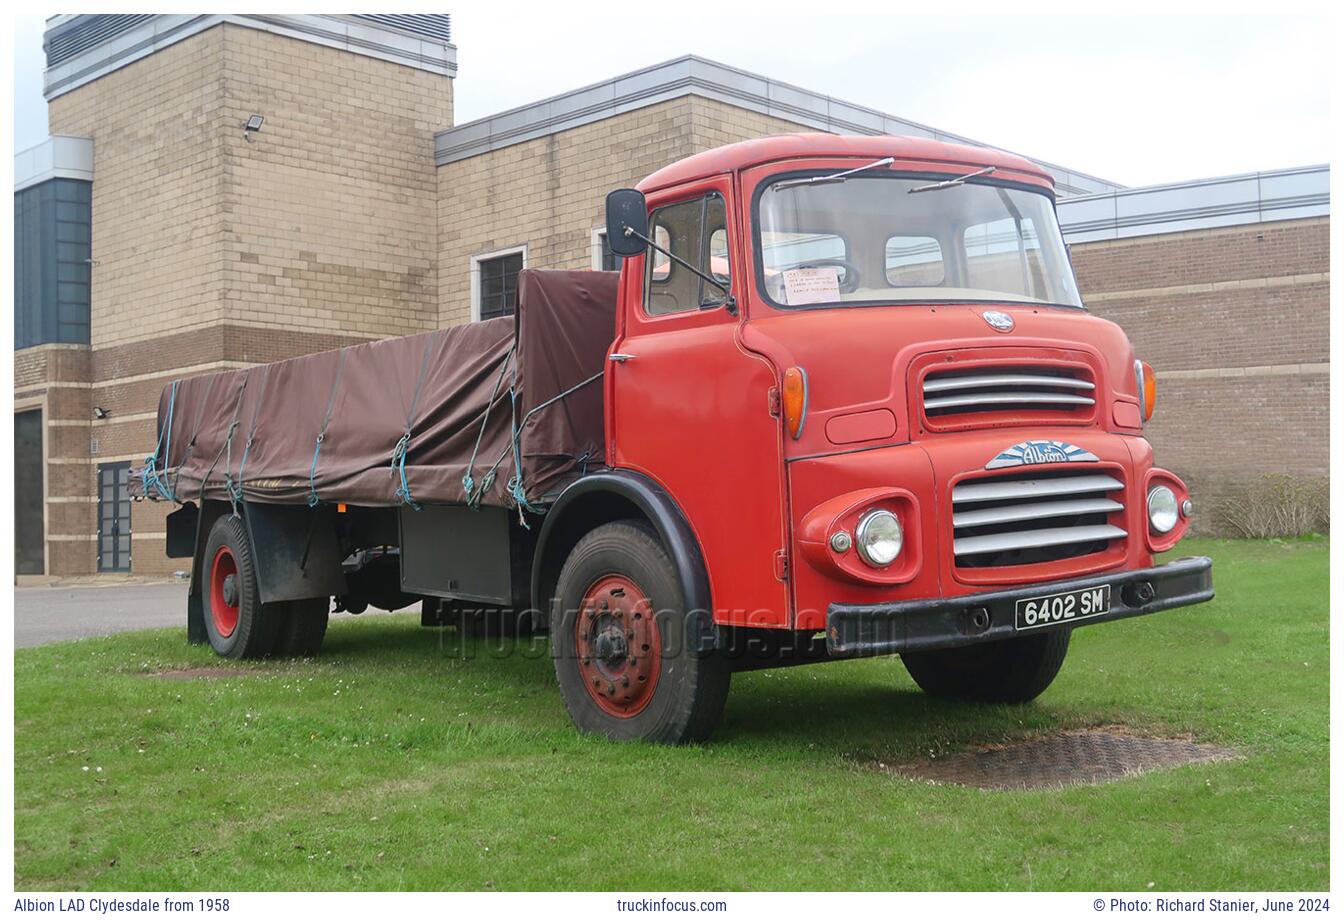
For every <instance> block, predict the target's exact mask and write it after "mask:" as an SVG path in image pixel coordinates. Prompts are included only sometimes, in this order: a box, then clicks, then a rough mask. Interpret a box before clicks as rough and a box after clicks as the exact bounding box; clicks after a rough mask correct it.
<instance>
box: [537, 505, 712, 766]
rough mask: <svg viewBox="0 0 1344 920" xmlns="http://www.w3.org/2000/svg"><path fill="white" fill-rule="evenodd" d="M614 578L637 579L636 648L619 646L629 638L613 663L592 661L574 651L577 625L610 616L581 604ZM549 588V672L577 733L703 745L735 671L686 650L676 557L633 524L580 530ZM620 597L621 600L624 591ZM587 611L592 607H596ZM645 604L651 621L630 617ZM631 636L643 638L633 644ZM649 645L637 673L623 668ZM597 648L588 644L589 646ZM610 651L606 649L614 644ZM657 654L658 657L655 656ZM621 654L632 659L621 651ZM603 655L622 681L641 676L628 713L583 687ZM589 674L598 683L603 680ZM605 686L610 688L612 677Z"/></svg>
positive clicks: (586, 627) (642, 526)
mask: <svg viewBox="0 0 1344 920" xmlns="http://www.w3.org/2000/svg"><path fill="white" fill-rule="evenodd" d="M612 580H620V581H621V582H622V583H624V582H628V583H630V584H633V585H634V586H635V589H636V590H635V592H634V593H633V594H632V595H631V597H632V598H633V597H634V596H635V594H642V595H643V598H644V599H645V600H646V601H647V603H641V604H638V605H635V606H637V607H638V609H635V606H632V607H631V610H630V611H628V612H629V614H630V617H631V618H633V619H631V620H629V621H628V625H631V626H635V625H636V624H635V622H634V620H635V619H639V620H640V622H639V624H638V627H637V628H638V630H639V631H638V632H633V631H632V634H633V635H634V636H635V638H633V639H631V643H632V644H631V645H630V646H629V647H628V648H625V646H624V642H625V640H624V639H619V640H618V641H619V642H620V643H621V646H620V647H621V648H625V651H624V652H613V653H612V657H611V659H607V658H602V659H601V661H600V662H599V664H592V661H593V657H594V656H589V657H584V656H582V655H581V654H580V641H581V640H580V638H579V629H580V628H579V624H580V623H583V624H584V625H583V627H582V628H583V629H584V630H596V628H597V627H596V625H595V624H596V623H600V622H601V620H602V617H604V616H607V613H606V611H607V610H608V608H607V607H606V606H603V607H602V610H603V613H602V615H601V616H598V617H597V618H596V619H594V618H593V617H585V611H583V610H582V609H581V608H582V607H583V606H584V600H585V598H588V597H590V595H591V592H592V591H593V590H594V589H596V588H597V587H598V586H599V585H602V584H606V583H608V582H609V581H612ZM622 590H624V589H622ZM555 593H556V596H555V598H554V599H553V600H552V603H551V649H552V655H553V657H554V659H555V674H556V678H557V679H558V680H559V683H560V692H561V694H562V696H563V697H564V700H565V707H566V708H567V709H568V710H569V715H570V718H571V719H573V720H574V724H575V725H576V726H578V727H579V729H581V730H582V731H586V732H592V733H594V734H598V735H603V736H605V737H607V738H611V739H613V740H617V741H633V740H644V741H654V742H658V743H662V744H681V743H683V742H688V741H699V740H703V739H704V738H706V737H708V736H709V734H710V733H711V732H712V731H713V730H714V727H715V726H716V725H717V724H718V722H719V718H720V717H721V716H722V714H723V706H724V702H725V700H726V699H727V697H728V686H729V683H730V681H731V680H732V668H731V665H730V663H729V662H728V660H727V659H726V658H724V657H723V656H722V655H721V654H720V653H718V652H717V651H711V652H696V651H693V650H691V649H689V648H688V644H689V643H688V641H687V635H688V629H687V625H688V624H687V623H686V602H685V599H684V598H683V597H682V593H681V589H680V587H679V585H678V583H677V577H676V571H675V569H674V568H673V566H672V561H671V560H670V559H669V558H668V555H667V552H666V551H665V550H664V549H663V547H662V544H661V543H660V542H659V541H658V538H657V537H656V536H655V535H654V532H653V530H652V529H651V528H649V527H648V526H647V525H645V524H644V523H643V522H639V521H619V522H615V523H611V524H604V525H602V526H601V527H598V528H596V529H594V530H593V531H591V532H590V533H588V534H586V535H585V536H584V537H583V538H582V539H581V540H579V542H578V544H576V545H575V547H574V549H573V550H572V551H571V552H570V554H569V558H568V559H566V560H565V564H564V567H563V568H562V569H561V571H560V578H559V581H558V583H557V585H556V592H555ZM620 596H621V598H625V595H624V594H621V595H620ZM621 603H624V600H622V601H621ZM631 603H632V604H634V602H633V601H632V602H631ZM589 609H590V610H593V611H594V612H596V606H595V605H593V606H590V608H589ZM612 609H613V610H614V609H615V608H612ZM642 610H647V611H648V612H649V614H650V617H649V618H642V617H636V616H635V614H636V613H639V612H640V611H642ZM612 615H623V614H612ZM581 618H582V619H581ZM650 621H651V622H650ZM618 628H620V629H623V628H624V627H623V626H622V627H618ZM655 629H656V634H654V632H653V630H655ZM588 635H590V633H585V636H588ZM644 640H647V641H644ZM583 641H584V642H587V641H588V639H587V638H585V639H584V640H583ZM599 641H600V640H599ZM635 642H639V643H640V644H639V645H638V647H636V645H635V644H634V643H635ZM650 643H656V646H655V647H654V650H653V652H650V653H649V655H648V656H647V658H646V659H644V663H643V665H642V666H641V667H642V669H643V670H640V671H636V670H635V669H633V668H627V664H629V665H634V664H635V663H636V661H637V659H638V656H639V655H640V654H641V651H640V650H641V649H643V648H645V647H646V645H648V644H650ZM596 647H597V646H592V647H590V648H589V651H591V650H592V648H596ZM606 648H607V651H609V652H610V651H611V645H610V640H608V645H607V647H606ZM658 651H661V654H656V652H658ZM627 654H628V655H631V656H634V657H632V658H623V657H622V656H623V655H627ZM609 660H612V661H615V662H616V664H618V665H619V666H620V668H621V669H623V670H624V673H625V674H626V677H627V678H628V677H629V676H630V675H631V674H637V675H638V674H646V675H647V677H648V678H649V680H648V681H647V689H646V690H645V691H644V692H643V693H642V694H638V698H637V701H636V704H635V705H641V706H642V708H639V709H638V710H637V711H631V712H629V713H628V714H613V713H612V712H610V711H608V710H607V709H605V708H604V706H607V705H614V704H616V701H615V700H614V699H613V701H612V703H606V702H604V703H599V702H598V701H597V699H596V696H597V695H598V693H599V692H601V691H599V690H594V691H593V692H590V691H589V682H590V680H589V679H590V677H591V676H592V675H593V674H594V669H596V668H598V667H599V666H601V667H605V665H606V663H607V662H608V661H609ZM592 679H593V680H594V681H597V682H598V683H600V681H601V678H600V677H592ZM620 679H622V678H620V677H619V676H618V677H616V678H615V680H620ZM636 679H638V676H637V677H636ZM641 685H643V684H636V685H634V686H635V687H639V686H641ZM607 687H615V683H614V681H613V683H610V684H607ZM613 692H615V691H613ZM626 699H629V697H626Z"/></svg>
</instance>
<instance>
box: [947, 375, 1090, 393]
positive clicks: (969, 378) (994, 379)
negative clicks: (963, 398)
mask: <svg viewBox="0 0 1344 920" xmlns="http://www.w3.org/2000/svg"><path fill="white" fill-rule="evenodd" d="M999 386H1031V387H1061V388H1063V389H1068V390H1095V389H1096V386H1095V385H1094V384H1092V383H1089V382H1088V381H1086V380H1078V379H1077V378H1074V377H1046V376H1040V375H1035V374H980V375H973V374H968V375H966V376H964V377H936V378H934V377H930V378H927V379H925V381H924V392H925V393H941V392H943V391H944V390H969V389H973V388H975V387H999Z"/></svg>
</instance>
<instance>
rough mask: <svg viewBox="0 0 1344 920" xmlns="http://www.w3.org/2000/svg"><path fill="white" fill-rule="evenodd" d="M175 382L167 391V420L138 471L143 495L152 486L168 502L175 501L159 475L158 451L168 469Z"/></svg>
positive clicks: (147, 494) (148, 491)
mask: <svg viewBox="0 0 1344 920" xmlns="http://www.w3.org/2000/svg"><path fill="white" fill-rule="evenodd" d="M177 384H178V381H176V380H174V381H173V385H172V387H171V388H170V389H169V391H168V420H167V423H166V424H165V425H164V427H163V428H161V429H160V430H159V443H158V444H157V445H156V446H155V447H154V453H152V454H150V455H149V456H148V457H146V458H145V468H144V469H143V470H142V471H141V472H140V483H141V485H142V486H143V487H144V491H145V496H146V497H148V496H149V494H150V488H151V487H153V488H154V489H155V490H157V491H158V493H159V495H161V496H163V497H164V498H166V499H167V500H168V501H170V502H175V501H177V498H176V497H175V496H174V495H173V490H172V487H171V486H170V485H169V484H168V482H167V479H166V478H165V477H162V476H160V475H159V469H158V466H159V451H163V452H164V457H163V472H164V473H165V474H166V473H167V471H168V452H169V451H171V450H172V449H173V408H174V407H175V406H176V405H177Z"/></svg>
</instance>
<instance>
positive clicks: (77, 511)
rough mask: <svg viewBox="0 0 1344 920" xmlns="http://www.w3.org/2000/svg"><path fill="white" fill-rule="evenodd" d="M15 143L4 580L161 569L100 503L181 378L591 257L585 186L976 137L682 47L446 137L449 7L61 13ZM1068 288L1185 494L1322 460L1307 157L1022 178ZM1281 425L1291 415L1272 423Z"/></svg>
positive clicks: (467, 311)
mask: <svg viewBox="0 0 1344 920" xmlns="http://www.w3.org/2000/svg"><path fill="white" fill-rule="evenodd" d="M45 47H46V52H47V65H48V66H47V72H46V94H47V98H48V100H49V104H50V107H49V118H50V130H51V133H52V135H53V137H52V138H51V139H50V140H49V141H48V142H47V143H46V144H44V145H42V146H40V147H39V148H35V149H34V150H30V151H25V152H23V153H21V154H19V155H18V157H16V180H17V181H16V189H15V203H16V313H15V331H16V348H17V351H16V354H15V434H16V469H17V470H18V473H17V476H18V486H19V488H18V490H17V494H18V501H19V507H18V509H17V516H18V517H17V519H18V533H17V540H16V545H17V553H18V569H17V571H18V572H19V574H20V576H39V575H41V576H58V577H61V576H73V575H92V574H95V573H119V572H120V573H124V572H133V573H135V574H161V573H165V572H169V571H171V570H172V569H174V568H176V567H177V565H176V563H175V562H174V561H173V560H168V559H167V558H165V557H164V555H163V549H162V537H163V530H164V525H163V515H164V514H165V513H166V512H167V511H168V510H170V509H168V508H165V507H164V506H163V505H159V504H153V503H147V502H146V503H134V504H133V503H130V502H128V501H126V500H125V492H124V486H125V480H126V476H127V474H128V470H129V468H130V466H131V465H132V464H138V463H140V462H142V461H143V459H144V456H145V454H146V453H147V452H148V450H150V449H151V448H152V446H153V440H154V415H155V407H156V405H157V400H158V396H159V393H160V392H161V391H162V389H163V387H164V385H165V384H166V383H168V382H169V381H171V380H172V379H174V378H176V377H182V376H187V375H191V374H195V373H202V372H207V371H211V370H216V369H221V368H229V367H238V366H245V365H248V364H252V363H257V362H264V361H272V360H277V359H280V358H283V357H288V356H291V355H295V354H300V353H305V352H310V351H315V350H321V349H327V348H332V347H336V346H339V345H342V344H347V343H352V342H358V341H364V340H367V339H371V338H380V337H385V336H392V335H403V334H406V333H412V332H420V331H424V330H427V329H432V328H436V327H438V326H442V325H448V324H453V323H461V322H470V321H472V320H474V319H478V318H481V317H485V316H492V315H497V314H498V313H500V312H503V311H507V310H509V309H511V303H512V301H511V298H512V297H513V296H514V293H515V287H514V285H515V281H516V274H517V271H518V270H519V269H520V268H522V267H524V266H532V267H546V268H587V267H592V268H602V267H610V266H611V264H612V262H611V256H610V254H609V253H608V252H607V251H606V250H605V246H604V241H603V239H602V234H601V232H600V225H601V223H602V206H603V198H604V196H605V194H606V192H607V191H609V190H610V189H611V188H614V187H618V186H622V185H630V184H633V183H634V182H636V181H637V180H638V179H640V178H642V177H643V176H645V175H647V174H649V173H651V172H653V171H654V170H656V169H658V168H659V167H661V166H663V165H666V164H667V163H669V162H671V161H673V160H676V159H679V158H681V157H684V156H686V155H689V154H691V153H694V152H696V151H699V150H704V149H707V148H710V147H715V146H718V145H720V144H724V143H729V142H732V141H736V140H742V139H745V138H749V137H757V136H761V135H766V134H777V133H785V132H797V131H800V130H802V131H831V132H836V133H860V134H906V135H916V136H925V137H936V138H939V139H946V140H953V141H958V142H964V143H977V142H976V141H970V140H968V139H966V138H962V137H957V136H955V135H950V134H947V133H946V132H942V131H938V130H935V129H932V128H929V127H927V126H924V125H919V124H915V123H912V122H909V121H906V120H904V119H900V118H898V117H895V116H892V115H887V114H884V113H881V112H876V111H874V110H871V109H866V108H863V107H861V106H856V105H852V104H849V103H846V102H843V101H841V100H837V99H832V98H829V97H826V96H822V95H819V94H816V93H812V92H809V91H807V90H805V89H801V88H799V87H795V86H791V85H787V84H782V83H779V82H776V81H773V80H769V79H766V78H764V77H759V76H756V75H754V74H749V73H745V72H743V71H740V70H736V69H734V68H731V67H726V66H724V65H721V64H717V63H714V62H710V61H705V60H703V59H700V58H695V57H686V58H681V59H678V60H675V61H671V62H667V63H665V64H661V65H657V66H654V67H649V68H646V69H644V70H640V71H637V72H635V73H631V74H625V75H622V76H619V77H616V78H614V79H612V80H609V81H606V82H604V83H600V84H596V85H593V86H588V87H584V88H582V89H579V90H575V91H573V92H568V93H564V94H562V95H559V96H555V97H552V98H549V99H545V100H542V101H540V102H537V103H534V104H531V105H528V106H523V107H520V108H518V109H514V110H511V111H508V112H503V113H500V114H498V115H495V116H492V117H490V118H485V119H480V120H477V121H473V122H470V123H467V124H462V125H454V124H453V76H454V74H455V73H456V49H455V47H454V46H453V45H452V44H451V42H450V36H449V33H448V20H447V17H446V16H431V15H414V16H384V15H376V16H319V15H293V16H290V15H244V16H219V15H214V16H190V15H86V16H58V17H54V18H53V19H52V20H51V21H50V22H49V24H48V29H47V37H46V43H45ZM1044 165H1045V166H1046V168H1048V169H1049V170H1050V171H1051V172H1052V174H1053V175H1054V176H1055V178H1056V181H1057V184H1058V188H1059V194H1060V204H1059V213H1060V217H1061V220H1062V222H1063V224H1064V226H1065V232H1066V237H1067V238H1068V239H1069V241H1070V242H1071V244H1072V252H1073V259H1074V262H1075V265H1076V267H1077V270H1078V274H1079V278H1080V282H1081V285H1082V288H1083V291H1084V295H1085V299H1086V301H1087V302H1088V304H1089V306H1090V307H1091V308H1092V309H1093V310H1094V311H1095V312H1097V313H1099V314H1101V315H1103V316H1107V317H1110V318H1113V319H1115V320H1116V321H1118V322H1120V323H1121V325H1123V326H1124V327H1125V328H1126V329H1127V331H1128V332H1129V333H1130V335H1131V337H1132V338H1133V339H1134V341H1135V344H1136V347H1137V348H1138V350H1139V353H1140V354H1141V355H1143V356H1144V357H1145V358H1147V359H1148V360H1149V361H1150V362H1151V363H1152V364H1154V365H1155V366H1156V367H1157V368H1158V370H1159V376H1160V380H1161V385H1162V396H1161V399H1160V401H1159V402H1160V409H1159V413H1158V416H1157V418H1156V419H1155V421H1154V423H1153V426H1152V428H1151V435H1152V438H1153V440H1154V441H1155V443H1156V444H1157V447H1158V450H1159V452H1160V453H1159V455H1160V456H1161V457H1162V459H1163V461H1164V462H1165V463H1167V464H1168V465H1171V466H1173V467H1174V468H1176V469H1178V470H1180V471H1181V472H1182V473H1185V474H1189V478H1190V480H1191V481H1192V483H1193V484H1194V485H1195V487H1196V489H1198V490H1199V494H1201V495H1204V494H1219V493H1224V492H1227V491H1228V490H1230V489H1233V488H1235V487H1236V484H1237V483H1240V482H1244V481H1246V480H1247V479H1248V478H1250V477H1253V476H1254V475H1255V474H1257V473H1258V471H1259V470H1260V469H1261V468H1262V466H1263V465H1264V464H1263V460H1262V458H1261V456H1259V451H1246V450H1244V449H1242V445H1246V444H1267V443H1274V441H1276V440H1277V438H1275V437H1274V435H1276V434H1278V433H1280V432H1281V431H1282V430H1283V428H1282V426H1283V420H1284V419H1285V418H1287V419H1291V420H1292V421H1293V423H1294V425H1295V427H1294V429H1293V430H1294V431H1295V432H1298V431H1301V432H1305V433H1306V434H1307V437H1305V438H1302V437H1300V436H1299V437H1298V438H1297V439H1296V440H1297V442H1298V443H1297V445H1296V447H1295V449H1294V450H1293V451H1292V452H1290V453H1288V454H1287V455H1286V456H1283V457H1276V458H1275V464H1274V466H1275V468H1278V469H1284V470H1286V471H1289V472H1292V473H1294V474H1298V475H1301V476H1305V477H1318V478H1323V477H1324V476H1325V475H1326V472H1327V453H1326V452H1327V448H1326V439H1325V432H1326V412H1327V397H1326V389H1327V385H1328V374H1327V365H1326V362H1327V360H1328V359H1327V357H1326V348H1327V344H1326V343H1327V320H1328V316H1327V311H1328V308H1327V303H1328V282H1329V275H1328V271H1329V267H1328V255H1327V241H1328V231H1329V224H1328V221H1329V217H1328V215H1329V199H1328V171H1327V169H1326V168H1325V167H1313V168H1306V169H1293V170H1284V171H1281V172H1276V173H1272V174H1262V175H1256V176H1245V177H1234V178H1230V179H1218V180H1209V181H1205V182H1196V183H1187V184H1182V185H1174V186H1165V187H1161V188H1145V189H1125V188H1123V187H1121V186H1119V185H1117V184H1115V183H1112V182H1107V181H1105V180H1101V179H1098V178H1096V177H1093V176H1090V175H1087V174H1086V173H1082V172H1078V171H1076V170H1072V169H1068V168H1065V167H1061V166H1056V165H1053V164H1044ZM1297 426H1300V427H1297Z"/></svg>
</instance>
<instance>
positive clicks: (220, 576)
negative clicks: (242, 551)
mask: <svg viewBox="0 0 1344 920" xmlns="http://www.w3.org/2000/svg"><path fill="white" fill-rule="evenodd" d="M239 600H240V598H239V588H238V563H237V561H236V560H235V559H234V558H233V552H232V550H230V549H229V547H227V546H221V547H220V548H219V551H218V552H216V553H215V558H214V559H213V560H211V562H210V611H209V612H210V618H211V620H213V621H214V624H215V632H217V633H218V634H219V635H220V637H221V638H225V639H227V638H228V637H229V636H231V635H233V631H234V630H235V629H237V628H238V614H239V610H238V604H239Z"/></svg>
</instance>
